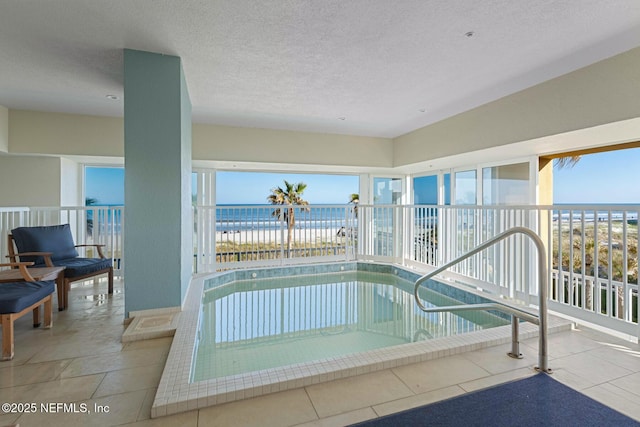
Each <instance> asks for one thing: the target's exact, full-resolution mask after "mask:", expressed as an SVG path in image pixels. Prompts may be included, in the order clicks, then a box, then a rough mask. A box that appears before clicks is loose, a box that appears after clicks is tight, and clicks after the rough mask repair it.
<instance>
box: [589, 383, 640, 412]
mask: <svg viewBox="0 0 640 427" xmlns="http://www.w3.org/2000/svg"><path fill="white" fill-rule="evenodd" d="M581 393H583V394H585V395H587V396H589V397H591V398H592V399H595V400H597V401H598V402H600V403H602V404H604V405H607V406H609V407H611V408H613V409H615V410H616V411H618V412H621V413H623V414H625V415H626V416H628V417H632V418H634V419H635V420H640V400H639V399H638V396H637V395H636V394H629V393H628V392H627V391H626V390H623V389H621V388H618V387H616V386H614V385H612V384H610V383H604V384H599V385H597V386H594V387H590V388H587V389H584V390H581Z"/></svg>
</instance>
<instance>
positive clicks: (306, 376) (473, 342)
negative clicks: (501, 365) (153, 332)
mask: <svg viewBox="0 0 640 427" xmlns="http://www.w3.org/2000/svg"><path fill="white" fill-rule="evenodd" d="M353 274H355V275H358V274H360V275H364V276H363V277H365V278H366V277H370V275H374V276H377V277H378V278H379V277H383V276H384V278H385V280H387V281H391V282H395V283H400V284H401V285H400V287H402V286H406V284H407V283H408V284H411V283H414V282H415V280H416V279H417V278H419V277H420V276H421V273H419V272H416V271H412V270H409V269H405V268H401V267H398V266H396V265H391V264H374V263H368V262H347V263H337V264H316V265H303V266H291V267H283V268H267V269H259V270H236V271H227V272H224V273H218V274H215V275H212V276H208V277H203V278H199V279H194V281H193V282H192V283H191V286H190V287H189V290H188V293H187V296H186V299H185V302H184V304H183V307H182V312H181V313H180V316H179V319H178V326H177V329H176V333H175V336H174V338H173V343H172V346H171V350H170V352H169V355H168V357H167V362H166V365H165V369H164V372H163V374H162V377H161V379H160V383H159V385H158V391H157V393H156V396H155V399H154V402H153V405H152V408H151V415H152V417H159V416H164V415H170V414H174V413H178V412H183V411H188V410H193V409H197V408H202V407H206V406H212V405H217V404H221V403H226V402H231V401H235V400H240V399H246V398H250V397H255V396H260V395H264V394H268V393H274V392H279V391H284V390H289V389H294V388H300V387H305V386H308V385H312V384H317V383H320V382H326V381H332V380H335V379H339V378H345V377H349V376H354V375H360V374H364V373H369V372H374V371H378V370H383V369H389V368H394V367H397V366H402V365H406V364H411V363H417V362H421V361H426V360H430V359H435V358H439V357H445V356H450V355H454V354H458V353H462V352H466V351H471V350H477V349H481V348H485V347H490V346H494V345H498V344H504V343H509V342H510V340H511V327H510V326H508V325H506V326H495V325H493V326H495V327H491V328H488V329H487V328H485V327H484V326H482V324H483V322H484V321H485V320H486V319H484V320H479V321H478V323H475V322H470V321H469V319H467V318H465V317H458V316H456V317H458V318H457V319H456V320H452V321H449V326H448V328H449V329H452V328H454V326H453V325H459V324H460V323H466V322H468V323H475V324H476V325H478V324H479V325H480V326H475V327H473V328H474V330H475V332H471V333H461V334H459V335H453V336H444V335H442V336H440V335H439V332H437V331H436V330H435V329H429V327H422V326H423V325H419V324H418V323H417V322H415V320H413V321H414V322H415V323H414V326H413V327H407V326H404V322H409V320H407V319H415V317H416V316H413V315H410V316H408V317H406V318H405V320H402V321H400V320H398V319H395V318H394V317H393V316H395V314H394V311H393V310H396V313H397V312H398V311H400V308H399V307H401V305H400V304H399V302H400V300H403V299H406V302H405V304H404V305H402V307H404V308H403V310H404V311H407V312H412V311H413V310H414V309H413V307H414V305H413V304H414V301H413V299H412V297H411V296H406V297H402V298H399V297H394V298H395V299H394V298H391V299H390V298H389V296H388V295H386V296H385V291H380V292H377V291H376V292H375V293H376V294H378V295H379V296H378V297H376V298H377V300H378V303H377V304H378V305H377V307H378V314H377V315H378V317H379V318H381V319H383V320H384V319H385V318H386V319H387V320H386V322H385V321H383V322H379V323H378V325H377V326H379V327H382V326H383V325H385V324H386V325H387V326H389V327H390V328H393V327H397V328H398V329H401V333H400V335H401V338H398V337H396V338H393V339H397V340H399V341H402V342H399V343H398V344H397V345H392V346H390V347H389V346H386V347H380V348H373V349H368V350H366V349H365V351H357V352H350V353H348V354H342V355H334V356H329V357H324V358H322V357H321V358H319V359H314V360H305V361H298V362H295V361H293V362H291V361H288V362H285V363H292V364H288V365H286V366H275V367H264V366H262V367H260V366H258V367H257V369H258V370H253V371H251V372H242V371H245V370H246V369H242V370H238V371H237V372H236V373H234V372H233V371H230V372H226V373H224V374H222V375H223V376H217V377H216V375H217V374H215V373H214V374H212V372H213V371H214V369H211V366H207V365H206V364H205V365H203V366H205V368H202V367H200V368H198V361H197V355H198V349H199V344H201V343H204V342H205V341H209V343H214V345H215V343H216V341H217V342H218V343H221V342H222V341H224V340H227V341H228V343H226V344H225V345H227V346H234V345H236V346H237V345H240V344H239V342H242V343H244V342H246V341H247V339H248V337H249V336H251V335H258V336H259V335H260V334H257V333H256V330H255V329H250V328H249V327H248V326H245V324H247V322H240V321H239V320H232V321H231V327H230V329H229V327H226V328H225V330H226V331H227V332H224V333H225V334H227V335H224V334H223V332H222V329H221V328H219V329H217V330H216V327H214V328H213V329H212V327H211V326H210V325H211V324H210V323H208V321H210V320H211V319H212V310H210V309H206V308H205V307H206V305H207V304H206V302H207V300H208V299H212V300H215V299H216V298H214V295H216V294H218V295H217V296H221V295H222V296H224V295H225V294H227V295H232V294H234V292H232V289H233V287H234V286H236V285H237V284H238V283H240V286H241V287H242V286H244V288H241V289H240V290H241V292H240V293H243V292H245V291H248V290H252V289H254V288H255V290H258V289H264V290H265V292H267V291H269V289H267V288H269V287H271V288H272V289H271V290H270V291H271V292H275V293H278V292H279V293H280V295H279V296H280V298H282V295H283V292H282V290H283V289H289V288H291V287H290V286H285V285H283V284H284V283H287V282H288V281H289V280H290V279H289V278H291V277H294V278H296V279H298V280H299V279H300V278H304V280H311V281H314V280H319V279H317V278H318V277H320V276H332V277H336V275H337V277H340V276H343V278H344V280H342V279H340V282H341V283H342V282H345V283H351V282H352V281H351V280H347V279H350V278H351V275H353ZM367 275H369V276H367ZM403 281H404V284H402V283H403ZM277 283H280V285H277ZM319 285H320V284H316V285H313V284H311V285H310V286H319ZM322 286H328V287H329V288H331V286H332V285H331V284H326V283H324V284H322ZM349 286H351V289H352V290H353V292H355V294H354V295H355V298H356V299H358V298H360V302H361V303H362V301H363V298H364V297H362V295H365V294H363V292H365V291H364V290H361V291H359V292H360V296H358V294H357V292H358V291H357V288H358V286H355V285H346V287H347V288H349ZM354 286H355V288H354ZM362 288H363V289H364V288H366V286H364V285H363V286H362ZM428 288H429V289H430V290H431V291H434V292H435V293H438V294H440V295H441V296H442V297H443V298H447V299H453V300H456V301H458V303H467V304H472V303H483V302H489V301H490V300H489V299H487V298H485V296H484V295H481V294H480V293H479V292H474V291H473V289H471V288H469V289H467V288H465V287H463V286H459V285H457V284H455V283H447V284H445V283H441V282H439V281H430V282H428ZM308 289H309V288H308ZM400 291H401V289H400V290H398V291H391V293H392V295H393V292H400ZM298 292H302V291H298ZM369 292H370V294H374V292H373V291H372V290H369ZM235 293H236V294H237V292H235ZM294 294H295V292H294ZM410 294H411V291H409V295H410ZM397 295H400V294H399V293H398V294H397ZM272 297H273V296H272ZM376 298H374V299H376ZM364 299H366V298H364ZM238 301H241V302H240V303H237V304H238V305H239V306H240V307H242V306H243V304H245V303H247V301H248V299H247V298H246V297H245V298H244V299H242V298H240V299H239V300H238ZM334 301H337V300H335V299H334ZM203 303H204V304H203ZM235 304H236V303H234V305H235ZM285 305H286V304H285ZM361 305H362V304H360V305H357V307H358V310H359V307H360V306H361ZM282 306H283V305H281V307H282ZM293 307H295V304H293ZM347 307H351V306H349V305H348V304H347V305H346V306H345V310H346V308H347ZM390 307H391V308H390ZM242 310H244V311H242ZM242 310H241V311H240V313H241V314H240V316H241V318H242V317H244V318H245V319H246V318H247V314H248V313H250V312H251V313H254V312H255V311H254V308H251V309H249V307H248V306H247V308H246V309H242ZM231 311H234V310H231ZM374 312H375V310H374ZM242 313H244V314H242ZM283 313H286V311H282V310H280V311H279V312H278V316H279V318H280V320H282V314H283ZM294 313H296V311H295V310H294ZM472 313H474V312H466V314H465V316H466V315H467V314H468V315H472ZM333 315H334V318H333V319H334V320H333V323H331V322H328V323H324V324H315V325H313V326H314V327H311V326H312V325H311V323H308V322H307V321H306V320H305V321H302V320H299V321H297V322H298V325H304V324H306V325H307V328H306V329H305V328H302V327H300V328H299V329H300V330H299V331H298V332H297V333H298V334H303V335H304V334H310V333H316V332H317V333H324V334H326V335H331V334H335V336H338V337H339V336H340V334H341V333H342V330H343V329H344V328H345V326H348V327H349V328H351V327H352V325H355V324H357V321H358V320H359V321H360V322H365V321H371V320H372V319H373V318H374V317H375V314H369V315H364V314H362V315H360V316H359V317H357V318H354V317H351V318H348V317H347V316H348V315H347V314H346V312H345V313H343V314H342V317H340V316H338V314H333ZM431 315H433V314H431ZM431 315H430V316H431ZM385 316H386V317H385ZM435 316H438V314H436V315H435ZM443 316H445V317H446V316H452V315H451V314H449V313H444V314H443ZM481 316H485V317H487V318H491V319H493V320H492V321H494V320H496V318H497V317H498V316H496V315H492V314H489V315H487V314H486V313H485V314H483V315H481ZM307 317H308V316H307ZM390 318H391V319H393V321H392V320H391V319H390ZM213 319H215V316H213ZM452 319H453V318H452ZM460 319H463V320H460ZM476 320H477V319H476ZM233 322H235V324H234V323H233ZM305 322H307V323H305ZM214 323H215V321H214ZM431 323H433V324H438V323H440V320H437V321H433V322H431ZM276 324H277V325H281V326H282V325H283V323H282V322H280V323H276ZM295 324H296V322H295V321H294V322H292V323H291V325H295ZM204 325H209V326H204ZM390 325H393V327H392V326H390ZM399 325H403V326H402V328H400V326H399ZM455 327H457V326H455ZM562 327H564V326H562V325H561V326H556V325H554V324H553V322H550V324H549V332H551V330H552V329H554V328H562ZM243 328H244V330H243ZM251 328H255V327H253V326H252V327H251ZM403 328H404V330H403V331H402V329H403ZM276 329H277V328H276ZM293 329H295V328H292V330H291V331H290V332H295V331H294V330H293ZM444 329H446V327H445V328H444ZM280 330H281V331H282V327H281V328H280ZM228 331H231V335H229V332H228ZM309 331H311V332H309ZM385 331H387V329H383V331H382V332H385ZM266 332H268V330H267V329H265V332H264V333H262V337H263V338H260V337H258V338H260V339H262V340H263V341H264V340H267V339H271V335H273V334H272V333H266ZM368 332H369V333H372V332H373V331H371V330H369V331H368ZM378 334H379V335H385V333H378ZM434 334H435V335H434ZM537 334H538V329H537V327H536V326H535V325H532V324H529V323H524V324H522V325H521V326H520V339H526V338H530V337H534V336H537ZM284 335H286V334H284ZM431 336H433V337H434V338H432V339H425V338H431ZM216 337H217V338H216ZM222 337H224V340H223V339H222ZM234 337H235V338H234ZM230 338H234V339H235V341H233V340H231V339H230ZM393 339H392V338H391V337H389V336H388V334H387V336H385V337H384V339H383V341H387V342H388V341H390V340H393ZM202 348H204V347H202ZM265 353H266V352H265V351H264V350H263V351H262V353H261V354H260V358H265ZM505 357H506V356H505ZM251 358H254V359H255V357H250V358H248V359H251ZM210 361H211V360H209V362H210ZM254 367H255V366H254ZM250 369H253V368H250ZM198 370H200V372H199V371H198Z"/></svg>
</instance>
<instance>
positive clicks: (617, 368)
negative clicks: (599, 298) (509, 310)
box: [0, 281, 640, 427]
mask: <svg viewBox="0 0 640 427" xmlns="http://www.w3.org/2000/svg"><path fill="white" fill-rule="evenodd" d="M123 286H124V285H123V283H122V282H121V281H116V283H115V288H116V289H115V290H116V293H115V294H114V295H113V297H108V296H106V295H104V294H102V293H101V292H103V291H104V286H103V285H101V286H96V287H94V286H91V285H87V286H77V285H74V288H73V290H72V291H71V293H70V294H69V297H70V308H69V310H67V311H63V312H57V311H56V312H54V327H53V329H49V330H45V329H33V328H32V326H31V319H30V316H23V317H22V318H20V319H18V321H17V322H16V355H15V358H14V359H13V360H12V361H9V362H1V363H0V401H1V402H8V403H19V402H22V403H25V402H34V403H38V404H40V403H47V404H50V403H56V402H59V403H68V404H69V403H75V404H77V405H79V404H82V403H84V404H86V405H87V406H88V407H89V408H92V409H93V408H95V407H96V406H97V407H102V408H107V407H108V408H109V412H102V413H95V412H92V413H90V414H82V413H72V412H64V411H59V412H57V413H43V412H42V411H37V412H35V413H26V412H6V413H0V426H9V425H15V424H19V425H20V427H30V426H41V425H46V426H47V427H57V426H61V427H62V426H64V427H73V426H121V425H122V426H130V427H153V426H190V427H197V426H200V427H208V426H212V425H215V426H234V427H238V426H242V427H249V426H256V427H257V426H260V427H269V426H304V427H320V426H322V427H329V426H345V425H348V424H351V423H355V422H359V421H364V420H367V419H372V418H376V417H379V416H384V415H386V414H389V413H393V412H398V411H401V410H404V409H408V408H411V407H415V406H419V405H424V404H427V403H431V402H434V401H438V400H442V399H446V398H450V397H453V396H457V395H461V394H464V393H467V392H471V391H474V390H478V389H481V388H485V387H489V386H492V385H495V384H500V383H504V382H507V381H511V380H514V379H518V378H523V377H526V376H530V375H533V374H534V373H535V372H534V371H533V369H532V367H533V366H534V365H536V363H537V346H538V340H537V338H529V339H525V338H523V339H522V340H521V352H522V353H523V355H524V358H523V359H520V360H518V359H511V358H509V357H507V356H506V353H507V352H508V351H509V350H510V345H509V344H502V345H497V346H495V347H488V348H481V349H476V350H471V351H467V352H461V353H458V354H455V355H450V356H445V357H440V358H437V359H432V360H427V361H424V362H418V363H414V364H410V365H406V366H399V367H396V368H390V369H384V370H382V371H377V372H370V373H366V374H363V375H358V376H355V377H349V378H341V379H336V380H333V381H329V382H325V383H319V384H313V385H309V386H306V387H300V388H296V389H292V390H287V391H282V392H277V393H272V394H268V395H264V396H259V397H253V398H248V399H245V400H240V401H235V402H230V403H225V404H220V405H216V406H212V407H206V408H202V409H195V410H191V411H187V412H183V413H179V414H175V415H170V416H166V417H160V418H156V419H150V416H151V405H152V402H153V400H154V396H155V395H156V390H157V387H158V384H159V381H160V377H161V375H162V372H163V370H164V367H165V361H166V359H167V354H168V352H169V348H170V347H171V344H172V338H155V339H149V340H145V341H135V342H127V343H123V342H122V341H121V339H122V333H123V331H124V329H125V328H124V326H123V325H122V319H123V317H124V296H123V293H122V290H123ZM549 364H550V366H551V368H553V370H554V373H553V377H554V378H555V379H556V380H558V381H560V382H562V383H564V384H566V385H568V386H569V387H572V388H574V389H576V390H579V391H580V392H582V393H583V394H586V395H588V396H590V397H591V398H593V399H596V400H598V401H600V402H602V403H604V404H605V405H608V406H610V407H612V408H614V409H616V410H618V411H620V412H622V413H624V414H626V415H628V416H630V417H632V418H634V419H635V420H638V421H640V345H638V344H635V343H631V342H629V341H627V340H624V339H621V338H618V337H615V336H612V335H609V334H604V333H602V332H598V331H595V330H593V329H588V328H585V327H582V326H578V327H576V328H575V329H573V330H570V331H562V332H558V333H555V334H551V335H549ZM554 404H562V403H561V402H554Z"/></svg>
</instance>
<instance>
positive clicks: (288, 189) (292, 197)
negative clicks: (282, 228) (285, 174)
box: [267, 180, 309, 258]
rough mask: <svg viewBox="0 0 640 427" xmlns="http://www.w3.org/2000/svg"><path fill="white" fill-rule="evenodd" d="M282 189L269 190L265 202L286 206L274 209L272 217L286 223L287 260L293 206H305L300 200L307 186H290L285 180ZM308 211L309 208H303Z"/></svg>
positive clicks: (293, 221) (293, 212)
mask: <svg viewBox="0 0 640 427" xmlns="http://www.w3.org/2000/svg"><path fill="white" fill-rule="evenodd" d="M284 187H285V188H282V187H275V188H272V189H271V194H270V195H269V196H268V197H267V201H268V202H269V203H271V204H272V205H284V206H287V207H286V208H283V209H280V208H278V209H276V210H274V211H273V213H272V215H273V216H276V217H278V218H280V219H281V220H282V221H285V222H286V223H287V258H290V257H291V240H292V239H291V238H292V235H293V227H294V226H295V225H296V216H295V209H296V208H295V207H294V206H307V205H309V202H307V201H306V200H304V199H303V198H302V193H303V192H304V190H305V188H307V184H305V183H304V182H299V183H297V184H291V183H290V182H288V181H287V180H284ZM303 209H305V210H309V208H303Z"/></svg>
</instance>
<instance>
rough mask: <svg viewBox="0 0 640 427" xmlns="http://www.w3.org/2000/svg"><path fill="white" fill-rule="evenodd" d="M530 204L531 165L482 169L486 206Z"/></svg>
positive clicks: (483, 193)
mask: <svg viewBox="0 0 640 427" xmlns="http://www.w3.org/2000/svg"><path fill="white" fill-rule="evenodd" d="M529 202H530V194H529V163H516V164H511V165H503V166H495V167H490V168H484V169H482V203H483V204H484V205H525V204H528V203H529Z"/></svg>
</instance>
